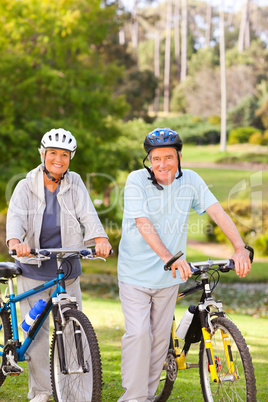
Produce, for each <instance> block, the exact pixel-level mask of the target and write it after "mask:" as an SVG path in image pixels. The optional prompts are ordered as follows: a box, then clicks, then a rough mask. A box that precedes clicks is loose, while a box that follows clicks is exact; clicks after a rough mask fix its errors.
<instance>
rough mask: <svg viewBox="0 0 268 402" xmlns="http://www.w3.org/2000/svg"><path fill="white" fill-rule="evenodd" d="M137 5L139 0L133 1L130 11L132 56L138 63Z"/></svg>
mask: <svg viewBox="0 0 268 402" xmlns="http://www.w3.org/2000/svg"><path fill="white" fill-rule="evenodd" d="M138 4H139V0H135V3H134V7H133V11H132V23H131V41H132V48H133V52H134V56H135V57H136V59H137V62H138V43H139V24H138Z"/></svg>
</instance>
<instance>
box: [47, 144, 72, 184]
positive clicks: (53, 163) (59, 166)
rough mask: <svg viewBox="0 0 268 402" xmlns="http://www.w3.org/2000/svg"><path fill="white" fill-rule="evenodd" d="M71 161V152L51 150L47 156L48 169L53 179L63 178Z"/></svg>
mask: <svg viewBox="0 0 268 402" xmlns="http://www.w3.org/2000/svg"><path fill="white" fill-rule="evenodd" d="M70 159H71V153H70V151H65V150H63V149H57V148H49V149H48V150H47V151H46V155H45V164H46V168H47V170H48V171H49V173H50V174H51V175H52V176H53V177H55V178H61V177H62V175H63V173H65V172H66V170H67V169H68V167H69V164H70Z"/></svg>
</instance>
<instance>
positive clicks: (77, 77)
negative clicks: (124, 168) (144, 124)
mask: <svg viewBox="0 0 268 402" xmlns="http://www.w3.org/2000/svg"><path fill="white" fill-rule="evenodd" d="M100 3H101V2H100V0H94V1H91V2H90V3H88V2H84V1H83V0H76V1H74V0H66V1H64V2H60V3H58V2H47V1H45V0H42V1H39V2H36V1H33V0H24V1H23V2H18V1H15V0H8V1H6V0H3V1H2V2H1V4H0V14H1V17H2V22H3V23H2V25H1V27H0V37H1V47H0V95H1V96H0V110H1V112H0V137H1V142H0V144H1V152H3V154H2V156H1V162H0V183H1V186H2V187H1V190H2V191H1V199H0V202H1V205H3V203H4V202H5V188H6V185H7V183H8V182H9V180H10V179H11V178H12V177H16V175H17V174H18V175H20V174H21V173H22V172H25V171H28V170H30V169H32V168H33V167H34V166H35V164H37V163H39V162H40V159H39V156H38V152H37V148H38V145H39V142H40V139H41V137H42V135H43V134H44V133H45V132H46V131H48V130H49V129H51V128H52V127H64V128H66V129H69V130H70V131H71V132H73V134H74V135H75V136H76V137H77V139H78V151H79V158H75V159H74V160H73V161H72V167H73V168H75V169H77V171H78V172H79V173H81V174H82V176H83V178H84V179H85V178H86V175H87V173H88V172H92V171H93V172H98V173H101V172H105V171H107V164H108V162H107V159H108V158H107V152H108V150H106V153H105V155H103V154H102V152H103V151H104V150H105V146H103V144H105V143H107V142H108V143H111V142H115V141H116V139H117V138H118V136H119V135H120V132H119V130H118V127H117V125H116V122H117V119H118V118H121V117H123V116H124V115H125V113H126V110H127V105H126V102H125V100H124V98H123V96H122V95H119V94H116V89H117V87H116V84H117V82H118V80H119V78H120V77H122V76H123V73H124V69H123V68H122V67H121V66H118V62H117V60H115V59H113V60H111V62H110V63H109V64H107V63H106V54H104V53H103V50H104V49H105V46H109V45H108V43H111V37H113V35H115V34H116V32H118V24H117V16H116V12H115V11H116V9H115V7H110V6H109V7H100ZM89 20H90V21H91V22H92V23H91V24H88V21H89ZM119 162H120V161H119ZM119 164H120V163H117V164H114V165H113V166H110V167H109V172H110V174H111V175H113V176H115V175H116V172H117V170H118V167H119ZM98 185H99V188H100V187H101V188H103V187H104V186H106V185H107V181H106V182H105V179H104V178H102V179H100V180H99V181H98Z"/></svg>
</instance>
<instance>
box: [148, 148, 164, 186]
mask: <svg viewBox="0 0 268 402" xmlns="http://www.w3.org/2000/svg"><path fill="white" fill-rule="evenodd" d="M147 158H148V154H147V155H146V156H145V158H144V159H143V166H144V167H145V169H147V171H148V172H149V174H150V177H148V180H152V184H153V185H154V186H155V187H156V188H157V190H164V187H162V186H161V184H159V183H158V182H157V180H156V178H155V175H154V172H153V171H152V170H151V169H150V168H148V166H146V165H145V161H146V159H147Z"/></svg>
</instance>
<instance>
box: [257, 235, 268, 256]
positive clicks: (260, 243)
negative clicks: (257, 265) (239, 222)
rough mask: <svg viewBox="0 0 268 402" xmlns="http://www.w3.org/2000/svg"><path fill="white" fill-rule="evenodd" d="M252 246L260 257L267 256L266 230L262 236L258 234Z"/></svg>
mask: <svg viewBox="0 0 268 402" xmlns="http://www.w3.org/2000/svg"><path fill="white" fill-rule="evenodd" d="M254 245H255V247H256V249H257V250H258V252H259V253H260V255H263V256H267V255H268V230H266V232H265V233H264V234H260V235H259V236H258V237H257V239H256V240H255V242H254Z"/></svg>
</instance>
